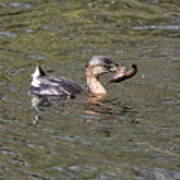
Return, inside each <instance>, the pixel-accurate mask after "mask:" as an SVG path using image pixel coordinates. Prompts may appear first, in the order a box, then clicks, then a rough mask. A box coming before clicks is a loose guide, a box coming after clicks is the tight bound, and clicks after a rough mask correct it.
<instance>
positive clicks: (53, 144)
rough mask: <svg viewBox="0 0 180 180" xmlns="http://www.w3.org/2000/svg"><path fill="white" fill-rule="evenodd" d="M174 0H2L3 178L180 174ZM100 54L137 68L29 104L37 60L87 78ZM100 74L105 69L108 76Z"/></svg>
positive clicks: (54, 70) (94, 179) (141, 179)
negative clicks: (99, 94) (91, 93)
mask: <svg viewBox="0 0 180 180" xmlns="http://www.w3.org/2000/svg"><path fill="white" fill-rule="evenodd" d="M179 7H180V4H179V1H175V0H173V1H170V0H169V1H166V2H162V1H158V0H157V1H155V0H154V1H148V0H146V1H145V0H144V1H142V0H141V1H140V0H139V1H138V0H134V1H130V0H127V1H119V0H117V1H116V0H112V1H105V0H99V1H98V0H96V1H92V0H88V1H86V2H84V1H81V0H79V1H73V0H71V1H63V0H62V1H57V0H56V1H55V0H52V1H48V0H46V1H42V0H38V1H37V0H36V1H33V0H18V1H13V0H7V1H4V2H0V21H1V23H0V24H1V25H0V129H1V131H0V177H1V179H8V180H9V179H13V180H16V179H18V180H19V179H29V180H39V179H43V180H46V179H64V180H66V179H67V180H69V179H78V180H79V179H82V180H84V179H91V180H106V179H108V180H109V179H138V180H148V179H157V180H162V179H163V180H164V179H165V180H171V179H172V180H174V179H176V180H177V179H180V170H179V169H180V133H179V128H180V123H179V119H180V100H179V99H180V95H179V89H180V76H179V73H180V70H179V69H180V61H179V57H180V52H179V49H180V40H179V37H180V29H179V25H180V21H179ZM99 54H100V55H106V56H109V57H111V58H112V59H113V60H115V61H116V62H119V63H121V64H124V65H127V66H128V67H130V65H131V64H132V63H136V64H137V65H138V67H139V72H138V74H137V76H136V77H134V78H133V79H131V80H129V81H126V82H122V83H119V84H113V85H112V86H109V87H108V88H107V89H108V97H107V98H106V99H105V101H104V102H103V103H102V104H101V105H100V106H97V105H93V104H90V103H88V102H87V99H86V97H79V98H78V99H73V100H69V101H61V102H59V101H58V102H57V101H53V102H52V105H51V106H45V107H40V110H39V111H37V110H35V109H33V108H32V107H31V100H30V98H29V97H28V95H27V94H28V88H29V85H30V81H31V74H32V72H33V70H34V68H35V65H36V64H41V65H42V66H43V67H44V69H45V70H46V71H48V72H49V73H50V74H57V75H63V76H65V77H68V78H70V79H73V80H75V81H77V82H78V83H80V84H82V85H85V84H86V81H85V76H84V66H85V64H86V62H87V61H88V60H89V59H90V58H91V57H92V56H93V55H99ZM110 77H111V75H110V76H106V77H105V78H102V81H103V82H104V83H105V82H106V79H107V78H110Z"/></svg>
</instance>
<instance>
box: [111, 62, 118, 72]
mask: <svg viewBox="0 0 180 180" xmlns="http://www.w3.org/2000/svg"><path fill="white" fill-rule="evenodd" d="M118 67H119V65H118V64H117V63H112V64H111V65H110V68H109V72H116V71H117V70H118Z"/></svg>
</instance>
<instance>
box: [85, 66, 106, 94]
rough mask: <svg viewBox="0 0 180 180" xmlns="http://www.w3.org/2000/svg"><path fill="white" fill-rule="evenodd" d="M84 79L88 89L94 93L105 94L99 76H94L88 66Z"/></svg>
mask: <svg viewBox="0 0 180 180" xmlns="http://www.w3.org/2000/svg"><path fill="white" fill-rule="evenodd" d="M86 79H87V85H88V87H89V90H90V92H91V93H92V94H94V95H106V94H107V92H106V89H105V88H104V86H103V85H102V84H101V83H100V81H99V76H95V75H94V74H93V73H92V70H91V69H90V68H87V69H86Z"/></svg>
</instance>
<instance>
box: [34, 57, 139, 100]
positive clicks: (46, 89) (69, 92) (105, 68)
mask: <svg viewBox="0 0 180 180" xmlns="http://www.w3.org/2000/svg"><path fill="white" fill-rule="evenodd" d="M120 67H121V66H119V65H118V64H117V63H114V62H113V61H112V60H111V59H109V58H107V57H104V56H93V57H92V58H91V60H90V61H89V62H88V63H87V65H86V71H85V74H86V80H87V86H88V91H89V92H90V93H91V94H92V95H94V96H98V95H103V96H105V95H106V94H107V92H106V90H105V88H104V86H103V85H102V84H101V83H100V81H99V77H100V76H101V75H103V74H105V73H108V72H117V73H116V75H115V76H114V77H113V78H112V79H111V81H110V82H119V81H121V80H123V79H122V76H123V75H119V74H124V75H125V74H126V73H125V71H124V69H123V68H122V69H123V71H122V69H121V68H120ZM120 69H121V70H120ZM132 71H134V68H133V70H132ZM129 74H130V76H129V78H130V77H132V76H134V75H135V74H136V72H135V73H129ZM127 78H128V75H127V74H126V78H125V79H127ZM125 79H124V80H125ZM85 90H86V89H85V88H83V87H81V86H80V85H79V84H77V83H75V82H74V81H71V80H69V79H66V78H64V77H56V76H48V75H47V74H46V73H45V72H44V71H43V70H42V68H41V67H40V66H36V69H35V72H34V73H33V74H32V82H31V87H30V95H35V96H40V97H42V96H58V97H60V98H67V99H69V98H73V97H75V96H76V95H78V94H80V93H82V92H84V91H85Z"/></svg>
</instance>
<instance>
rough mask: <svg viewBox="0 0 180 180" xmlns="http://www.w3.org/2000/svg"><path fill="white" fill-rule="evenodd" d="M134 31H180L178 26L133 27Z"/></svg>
mask: <svg viewBox="0 0 180 180" xmlns="http://www.w3.org/2000/svg"><path fill="white" fill-rule="evenodd" d="M132 29H134V30H154V29H158V30H180V25H151V26H135V27H133V28H132Z"/></svg>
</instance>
